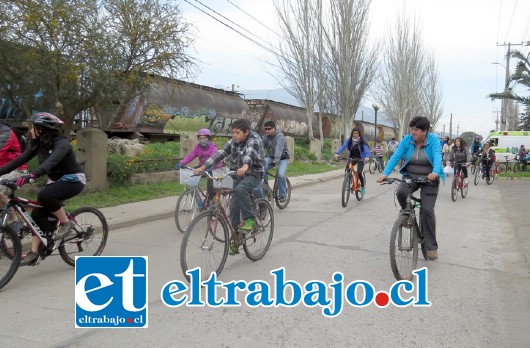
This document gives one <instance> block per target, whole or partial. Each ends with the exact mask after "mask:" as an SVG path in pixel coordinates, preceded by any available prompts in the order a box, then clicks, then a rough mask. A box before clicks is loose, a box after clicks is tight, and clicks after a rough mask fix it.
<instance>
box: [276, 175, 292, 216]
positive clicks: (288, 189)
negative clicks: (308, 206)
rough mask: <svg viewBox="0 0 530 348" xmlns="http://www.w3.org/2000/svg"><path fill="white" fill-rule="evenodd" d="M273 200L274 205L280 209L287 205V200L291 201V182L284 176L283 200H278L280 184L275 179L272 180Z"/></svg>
mask: <svg viewBox="0 0 530 348" xmlns="http://www.w3.org/2000/svg"><path fill="white" fill-rule="evenodd" d="M273 191H274V201H275V202H276V206H277V207H278V208H280V209H285V208H287V206H288V205H289V202H290V201H291V182H290V181H289V178H285V201H283V202H282V201H281V200H280V184H279V182H278V179H277V180H274V188H273Z"/></svg>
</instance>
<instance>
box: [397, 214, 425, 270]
mask: <svg viewBox="0 0 530 348" xmlns="http://www.w3.org/2000/svg"><path fill="white" fill-rule="evenodd" d="M417 236H418V234H417V231H416V226H415V224H414V223H413V224H410V226H409V217H408V216H405V215H400V216H399V217H398V219H397V220H396V222H395V223H394V226H393V227H392V232H391V234H390V267H391V269H392V273H393V274H394V277H395V278H396V279H397V280H411V279H412V277H413V274H412V271H414V270H415V269H416V266H417V265H418V237H417Z"/></svg>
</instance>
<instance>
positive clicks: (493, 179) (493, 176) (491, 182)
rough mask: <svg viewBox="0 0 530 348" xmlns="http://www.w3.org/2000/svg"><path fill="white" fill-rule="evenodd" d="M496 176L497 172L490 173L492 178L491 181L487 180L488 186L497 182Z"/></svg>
mask: <svg viewBox="0 0 530 348" xmlns="http://www.w3.org/2000/svg"><path fill="white" fill-rule="evenodd" d="M496 175H497V174H496V173H495V170H491V171H490V177H489V179H487V180H486V184H488V185H491V184H493V181H495V176H496Z"/></svg>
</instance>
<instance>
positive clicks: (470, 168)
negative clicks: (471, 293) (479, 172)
mask: <svg viewBox="0 0 530 348" xmlns="http://www.w3.org/2000/svg"><path fill="white" fill-rule="evenodd" d="M469 171H470V172H471V174H475V163H473V164H471V165H470V166H469Z"/></svg>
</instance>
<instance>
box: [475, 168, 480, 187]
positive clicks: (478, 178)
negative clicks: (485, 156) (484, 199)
mask: <svg viewBox="0 0 530 348" xmlns="http://www.w3.org/2000/svg"><path fill="white" fill-rule="evenodd" d="M481 172H482V170H481V169H480V168H477V169H476V170H475V179H474V180H473V183H474V184H475V186H477V185H478V182H479V180H480V175H482V173H481Z"/></svg>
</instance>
